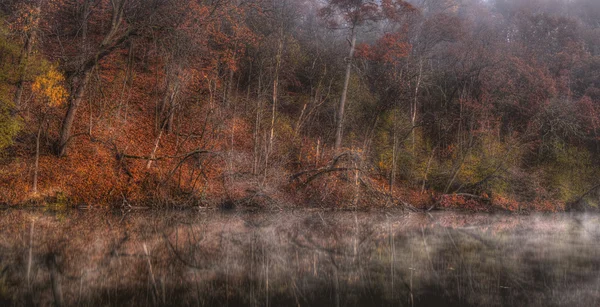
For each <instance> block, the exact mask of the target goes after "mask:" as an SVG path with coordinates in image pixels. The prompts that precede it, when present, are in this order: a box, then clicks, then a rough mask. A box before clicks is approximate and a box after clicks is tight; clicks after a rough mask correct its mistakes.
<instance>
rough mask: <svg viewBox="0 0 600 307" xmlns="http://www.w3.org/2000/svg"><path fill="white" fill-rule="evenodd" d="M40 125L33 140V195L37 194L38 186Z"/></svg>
mask: <svg viewBox="0 0 600 307" xmlns="http://www.w3.org/2000/svg"><path fill="white" fill-rule="evenodd" d="M42 125H43V124H42V123H40V127H39V128H38V133H37V137H36V138H35V165H34V169H33V194H37V192H38V190H37V186H38V170H39V166H40V136H41V134H42Z"/></svg>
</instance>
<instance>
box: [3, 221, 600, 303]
mask: <svg viewBox="0 0 600 307" xmlns="http://www.w3.org/2000/svg"><path fill="white" fill-rule="evenodd" d="M599 222H600V218H599V217H598V216H594V215H566V214H564V215H532V216H492V215H469V214H458V213H436V214H433V215H429V214H410V215H404V214H401V213H394V214H389V213H388V214H386V213H352V212H345V213H323V212H285V213H276V214H242V213H238V214H221V213H216V212H213V213H202V212H190V211H187V212H166V211H162V212H150V213H148V212H144V213H130V214H126V215H122V214H115V213H106V212H103V213H99V212H81V211H74V212H69V213H66V214H59V215H57V214H51V213H43V212H39V211H17V210H6V211H0V234H1V235H0V305H2V306H10V305H17V306H21V305H52V304H54V305H57V306H72V305H93V306H96V305H116V306H122V305H144V306H146V305H158V306H168V305H194V306H204V305H208V306H214V305H219V306H223V305H224V306H292V305H293V306H354V305H359V306H388V305H398V306H438V305H439V306H453V305H454V306H515V305H519V306H523V305H531V306H597V305H598V303H599V302H600V292H599V286H600V280H599V278H600V274H599V273H600V257H599V256H600V245H598V239H599V238H600V223H599Z"/></svg>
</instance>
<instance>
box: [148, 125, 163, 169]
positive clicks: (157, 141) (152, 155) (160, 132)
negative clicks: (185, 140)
mask: <svg viewBox="0 0 600 307" xmlns="http://www.w3.org/2000/svg"><path fill="white" fill-rule="evenodd" d="M163 131H164V129H163V128H162V127H161V129H160V131H159V132H158V137H156V141H155V142H154V148H153V149H152V153H151V154H150V159H148V163H146V169H150V167H151V166H152V161H153V160H154V158H155V157H156V151H157V150H158V144H160V138H161V137H162V134H163Z"/></svg>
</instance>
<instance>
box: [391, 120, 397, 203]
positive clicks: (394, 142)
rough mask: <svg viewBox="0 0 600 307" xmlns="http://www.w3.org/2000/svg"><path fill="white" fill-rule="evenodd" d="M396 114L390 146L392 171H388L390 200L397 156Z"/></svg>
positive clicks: (394, 179) (392, 196)
mask: <svg viewBox="0 0 600 307" xmlns="http://www.w3.org/2000/svg"><path fill="white" fill-rule="evenodd" d="M398 112H399V110H398V109H396V110H394V133H393V134H394V136H393V139H394V140H393V145H392V169H391V171H390V182H389V184H390V188H389V193H390V198H391V199H393V198H394V195H393V193H394V183H395V181H396V168H397V165H396V157H397V156H398Z"/></svg>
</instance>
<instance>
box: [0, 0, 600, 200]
mask: <svg viewBox="0 0 600 307" xmlns="http://www.w3.org/2000/svg"><path fill="white" fill-rule="evenodd" d="M0 14H1V16H0V23H1V24H0V64H1V65H0V150H1V151H2V154H1V161H0V163H1V166H0V182H1V184H0V202H5V203H9V204H23V203H27V202H31V201H35V202H42V203H47V202H52V201H58V200H59V199H68V201H69V203H72V204H125V203H127V204H129V203H136V202H137V203H148V202H151V203H153V204H165V205H166V204H169V205H172V204H184V205H185V204H187V205H200V206H204V205H215V204H222V203H226V202H234V203H236V204H238V203H240V204H241V203H243V204H246V205H256V206H271V207H273V206H275V207H278V206H280V205H283V204H295V205H301V206H302V205H305V206H321V207H348V206H352V207H372V206H387V207H390V206H401V207H409V208H414V207H429V208H431V207H461V208H467V209H481V208H484V209H485V208H491V207H494V208H503V209H508V210H524V209H527V210H550V211H555V210H564V209H566V208H567V205H569V204H574V203H580V202H585V203H586V205H588V206H591V207H596V206H597V202H598V199H599V198H598V196H597V195H596V194H597V193H598V191H596V190H597V187H598V186H597V185H598V184H599V183H600V182H598V178H600V176H599V175H600V165H599V164H598V163H597V161H598V160H599V159H600V139H599V135H598V134H599V131H598V130H599V129H598V128H599V125H600V2H599V1H597V0H570V1H566V0H406V1H405V0H381V1H370V0H302V1H300V0H280V1H267V0H5V1H2V2H1V3H0Z"/></svg>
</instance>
